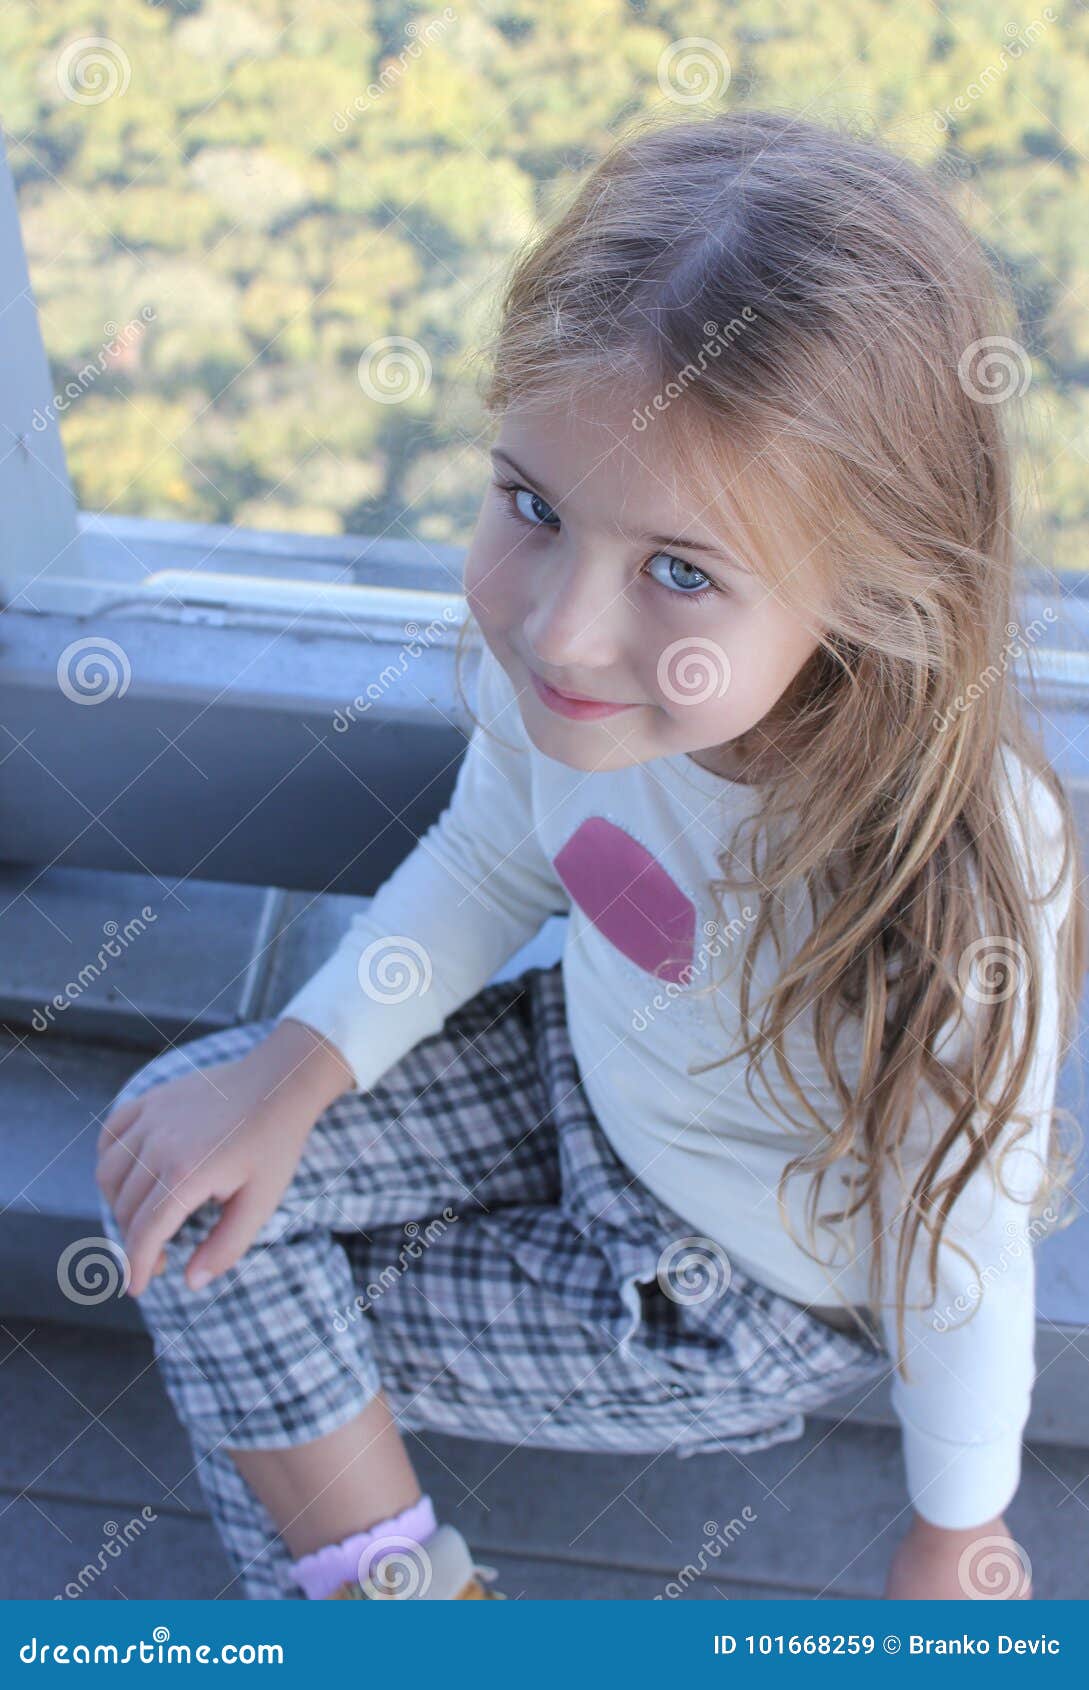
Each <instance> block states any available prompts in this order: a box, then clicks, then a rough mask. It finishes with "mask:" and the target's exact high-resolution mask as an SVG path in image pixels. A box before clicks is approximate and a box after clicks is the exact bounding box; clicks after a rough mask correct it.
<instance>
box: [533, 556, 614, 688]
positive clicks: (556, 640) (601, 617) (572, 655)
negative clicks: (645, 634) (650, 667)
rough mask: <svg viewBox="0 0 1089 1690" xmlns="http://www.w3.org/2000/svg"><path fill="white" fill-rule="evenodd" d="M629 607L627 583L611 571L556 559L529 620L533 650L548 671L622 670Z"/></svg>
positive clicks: (540, 588) (534, 661)
mask: <svg viewBox="0 0 1089 1690" xmlns="http://www.w3.org/2000/svg"><path fill="white" fill-rule="evenodd" d="M628 610H629V607H628V604H627V600H626V599H625V597H624V590H623V584H622V583H620V582H618V581H617V580H616V579H614V578H612V577H610V576H609V575H608V572H607V571H605V570H595V569H592V568H591V567H590V566H589V565H588V564H587V563H585V562H582V563H580V562H579V560H578V559H577V558H575V559H573V560H571V561H570V562H569V563H568V564H566V565H560V564H559V563H556V564H555V565H554V567H553V569H552V570H551V572H550V575H549V578H548V580H547V581H544V580H542V582H541V585H540V587H539V590H538V591H537V593H536V603H535V604H534V606H533V608H532V610H531V611H530V612H529V615H528V616H527V617H526V619H525V623H524V626H523V637H524V639H525V642H526V650H527V653H528V655H529V657H530V659H531V661H532V662H533V663H535V664H539V666H540V668H541V669H542V670H543V671H544V672H545V673H546V674H547V673H551V674H555V675H562V674H564V673H569V674H579V675H583V676H587V677H588V676H589V675H591V674H593V673H594V672H595V671H601V673H603V674H606V673H616V672H617V671H618V670H619V669H621V668H622V667H623V665H622V663H621V662H620V661H619V654H620V652H621V651H622V649H623V645H622V636H623V623H624V620H625V618H626V617H627V615H628Z"/></svg>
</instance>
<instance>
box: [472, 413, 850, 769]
mask: <svg viewBox="0 0 1089 1690" xmlns="http://www.w3.org/2000/svg"><path fill="white" fill-rule="evenodd" d="M622 391H623V390H622V389H615V388H606V389H605V390H604V392H603V394H602V396H601V397H595V399H594V401H593V404H592V407H590V406H587V405H585V404H584V405H583V407H582V408H581V410H579V411H578V412H577V413H576V412H573V411H572V410H571V409H569V408H565V407H557V408H554V409H550V410H548V411H547V412H546V411H545V410H543V409H542V408H539V407H538V408H537V409H535V410H534V411H533V412H532V413H531V412H530V411H528V410H521V411H520V410H519V409H517V408H512V409H510V410H508V411H507V412H506V414H505V416H504V419H503V422H502V426H501V428H500V431H499V435H498V438H497V440H496V443H495V446H494V447H493V449H492V462H493V476H494V480H493V484H492V485H491V486H490V487H489V488H488V491H487V494H486V496H485V499H484V504H483V507H482V509H481V513H480V517H479V519H478V522H477V525H476V529H475V530H474V533H473V537H472V541H471V543H470V547H469V553H468V557H467V559H466V563H465V593H466V598H467V601H468V603H469V606H470V609H471V610H472V612H473V615H474V616H475V617H476V620H477V622H478V623H479V625H480V628H481V631H482V633H483V635H484V637H485V639H486V640H487V642H488V645H489V646H490V648H491V650H492V651H493V653H494V654H495V656H496V658H497V659H498V661H499V662H500V663H501V664H502V665H503V668H504V669H505V670H506V672H507V674H508V675H509V677H510V679H511V682H512V684H513V686H514V687H515V689H516V690H517V693H518V699H519V706H520V709H521V711H522V717H523V720H524V722H525V727H526V732H527V734H528V735H529V737H530V739H531V740H532V741H533V743H534V745H536V746H537V748H538V749H539V750H540V751H543V752H544V753H545V754H546V755H547V756H549V757H553V758H555V759H556V760H557V761H558V762H561V763H566V764H569V765H570V766H571V767H572V768H576V769H585V770H587V771H593V770H602V769H617V768H623V767H625V766H626V765H628V764H631V763H644V762H647V761H649V760H650V759H652V758H654V757H663V756H674V755H677V754H678V753H689V754H693V755H695V760H696V761H697V762H699V763H701V764H702V765H703V766H704V767H706V768H709V769H712V770H714V771H715V772H717V773H720V774H731V773H734V772H735V771H734V770H733V769H732V768H731V766H730V753H729V749H728V742H729V741H730V740H733V739H736V738H737V737H738V735H740V734H742V733H744V732H746V730H747V729H749V728H751V727H753V726H754V724H755V723H757V722H759V721H760V719H761V718H762V717H763V716H764V715H765V714H766V713H767V712H768V711H769V710H770V709H771V707H772V705H773V704H774V703H775V702H776V700H777V699H778V698H779V696H780V694H781V693H782V692H783V691H784V690H785V688H786V687H787V686H788V685H789V684H790V682H791V681H792V680H793V679H794V676H795V675H796V674H797V673H798V671H799V669H800V668H801V667H802V665H803V664H804V663H805V661H806V659H807V658H808V657H809V656H810V655H811V653H812V652H813V651H814V650H815V648H816V646H817V643H818V641H817V638H816V634H815V633H814V632H811V631H810V627H812V628H813V629H819V628H820V626H821V621H820V613H821V605H820V602H819V593H818V588H817V584H816V579H815V570H814V565H813V561H812V559H811V558H810V557H807V552H808V550H809V546H808V543H807V542H806V541H805V540H804V538H803V537H802V536H801V535H794V534H792V533H789V532H786V531H785V530H784V526H783V524H782V522H780V521H779V519H778V518H776V519H775V522H774V523H773V524H769V525H768V530H767V541H768V543H771V544H773V545H775V546H776V547H778V548H780V549H781V553H782V555H784V556H785V557H786V562H787V566H788V567H789V568H791V569H792V570H795V571H796V572H797V573H796V574H795V576H794V581H795V584H797V583H798V581H799V576H800V578H801V580H802V582H803V583H807V584H808V585H809V587H810V591H811V595H812V603H813V612H812V614H811V617H810V618H809V624H810V625H803V623H802V622H801V621H800V620H798V618H797V616H796V614H795V613H793V612H792V611H789V610H787V609H786V608H785V607H784V606H783V605H782V604H780V603H779V602H778V601H777V600H776V598H774V597H773V596H772V595H771V593H770V592H769V590H768V588H767V587H766V586H764V585H763V584H762V583H761V581H760V580H759V579H758V578H757V575H756V574H755V573H754V571H753V568H752V559H751V558H749V559H747V558H746V557H745V555H744V552H743V549H742V546H741V544H740V542H739V541H738V540H737V539H735V540H733V541H732V540H731V536H730V534H729V533H727V532H724V531H723V525H722V519H721V516H720V517H719V521H718V524H717V526H715V527H713V526H712V525H711V524H712V522H714V519H715V512H713V511H701V509H700V505H701V501H700V500H699V499H698V498H696V497H691V498H688V499H686V498H685V496H684V486H683V483H682V482H680V481H679V479H677V480H675V478H674V476H673V473H672V470H671V468H670V467H669V465H668V464H666V463H664V462H663V452H664V450H665V443H666V434H665V424H664V423H663V422H662V421H661V419H660V417H657V418H655V417H652V419H651V420H650V422H649V423H648V425H647V427H646V429H645V430H643V431H642V432H640V431H639V430H638V429H636V428H634V427H633V426H632V416H633V407H632V405H631V403H630V400H629V401H627V402H625V401H624V400H623V399H622V398H620V397H619V393H620V392H622ZM550 689H554V690H550ZM557 692H559V693H561V694H566V695H568V704H567V708H566V709H565V708H564V699H563V698H562V697H557ZM570 695H575V696H576V697H577V698H581V699H584V700H585V699H590V700H594V701H597V702H599V703H606V704H612V705H616V706H620V707H621V708H618V709H614V710H612V711H611V712H605V711H602V710H600V709H598V710H588V709H583V710H581V711H580V710H579V709H578V707H577V705H576V706H574V707H572V706H571V704H570ZM720 748H723V749H720ZM700 754H702V755H700Z"/></svg>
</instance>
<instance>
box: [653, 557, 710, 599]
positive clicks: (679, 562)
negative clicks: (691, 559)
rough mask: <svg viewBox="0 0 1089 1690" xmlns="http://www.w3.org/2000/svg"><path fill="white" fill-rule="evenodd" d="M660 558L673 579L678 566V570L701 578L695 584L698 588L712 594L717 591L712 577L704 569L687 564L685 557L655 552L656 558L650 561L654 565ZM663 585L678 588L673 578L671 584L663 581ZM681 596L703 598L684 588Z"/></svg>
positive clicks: (699, 592)
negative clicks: (707, 590) (686, 571)
mask: <svg viewBox="0 0 1089 1690" xmlns="http://www.w3.org/2000/svg"><path fill="white" fill-rule="evenodd" d="M659 558H664V559H665V562H666V565H667V568H668V571H669V574H670V576H671V578H672V577H673V569H674V566H676V568H677V569H678V570H689V571H690V572H691V573H692V574H693V575H698V576H699V580H698V581H697V582H696V583H695V586H696V587H697V588H704V589H709V590H710V591H712V592H714V591H715V588H714V587H713V586H712V585H711V581H710V577H709V576H707V575H705V574H704V573H703V570H702V569H697V568H696V565H695V564H694V563H687V562H686V561H685V559H684V558H683V557H674V556H673V554H672V552H655V554H654V556H653V557H652V558H651V560H650V562H651V564H652V565H653V564H655V563H657V561H658V559H659ZM657 579H658V577H657V576H655V580H657ZM661 584H662V586H663V587H664V586H666V585H672V586H673V587H677V586H678V582H677V581H676V579H675V578H672V579H671V581H670V582H669V583H667V582H665V581H663V582H662V583H661ZM681 596H682V597H683V598H689V599H698V598H700V597H701V596H702V592H701V591H691V590H687V589H683V588H682V589H681Z"/></svg>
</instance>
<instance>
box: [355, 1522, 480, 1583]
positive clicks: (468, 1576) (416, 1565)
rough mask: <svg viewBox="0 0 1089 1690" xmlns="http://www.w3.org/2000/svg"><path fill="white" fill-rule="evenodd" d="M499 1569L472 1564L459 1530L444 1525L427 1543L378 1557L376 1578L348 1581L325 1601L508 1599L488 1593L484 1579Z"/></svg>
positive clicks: (394, 1549)
mask: <svg viewBox="0 0 1089 1690" xmlns="http://www.w3.org/2000/svg"><path fill="white" fill-rule="evenodd" d="M498 1576H499V1575H498V1573H497V1572H496V1569H495V1568H494V1567H481V1566H477V1565H475V1564H474V1562H473V1557H472V1555H471V1554H470V1552H469V1545H468V1544H467V1543H466V1541H465V1539H464V1538H463V1537H462V1535H461V1533H460V1532H459V1531H458V1529H457V1527H456V1526H439V1527H438V1528H437V1530H436V1531H434V1532H433V1533H432V1535H431V1536H430V1537H429V1538H428V1540H427V1542H426V1543H421V1544H411V1545H410V1544H409V1542H408V1540H407V1539H406V1542H405V1544H404V1546H403V1547H401V1546H398V1547H396V1548H391V1549H389V1550H386V1551H385V1552H384V1553H383V1554H381V1555H380V1556H379V1558H378V1562H377V1565H376V1568H375V1572H374V1575H373V1576H372V1577H371V1578H369V1579H368V1580H367V1582H366V1584H360V1582H359V1580H358V1579H346V1580H345V1582H344V1583H343V1584H341V1585H338V1586H337V1588H336V1590H334V1591H333V1592H332V1594H331V1595H330V1596H328V1597H327V1598H326V1600H327V1601H329V1602H345V1601H347V1602H353V1601H359V1600H360V1599H362V1598H371V1599H374V1598H382V1599H385V1600H390V1599H393V1600H404V1599H405V1598H415V1599H417V1600H422V1601H425V1602H441V1601H448V1600H454V1601H466V1600H468V1601H480V1600H481V1599H484V1600H491V1601H500V1602H504V1601H506V1597H505V1596H504V1595H503V1592H502V1591H501V1590H489V1589H486V1588H485V1586H484V1584H483V1583H482V1582H481V1581H482V1580H483V1579H488V1580H489V1581H490V1580H491V1579H494V1578H497V1577H498Z"/></svg>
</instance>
